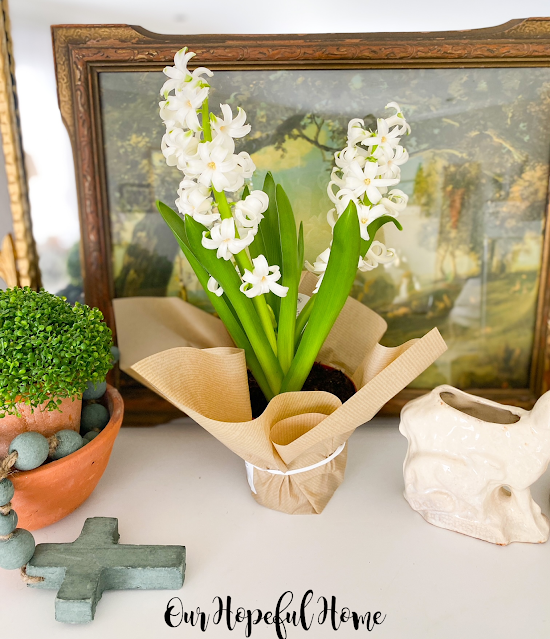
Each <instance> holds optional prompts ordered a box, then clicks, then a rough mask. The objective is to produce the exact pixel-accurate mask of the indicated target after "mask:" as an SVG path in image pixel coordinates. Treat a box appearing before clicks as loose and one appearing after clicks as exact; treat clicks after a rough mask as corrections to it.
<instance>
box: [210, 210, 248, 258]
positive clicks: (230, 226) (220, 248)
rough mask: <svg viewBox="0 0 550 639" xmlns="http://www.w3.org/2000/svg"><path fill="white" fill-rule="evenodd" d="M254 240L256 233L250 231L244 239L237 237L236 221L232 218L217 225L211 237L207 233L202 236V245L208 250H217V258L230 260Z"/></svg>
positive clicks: (213, 228)
mask: <svg viewBox="0 0 550 639" xmlns="http://www.w3.org/2000/svg"><path fill="white" fill-rule="evenodd" d="M253 240H254V233H252V231H249V232H248V234H247V236H246V237H244V238H237V237H235V220H234V219H233V218H232V217H230V218H226V219H224V220H222V221H221V222H220V223H219V224H215V225H214V226H213V227H212V229H211V230H210V237H206V231H205V232H204V233H203V235H202V245H203V246H204V248H207V249H217V253H216V256H217V257H218V258H222V259H224V260H230V259H231V256H232V255H235V254H236V253H240V252H241V251H242V250H244V249H245V248H246V247H247V246H248V245H249V244H251V243H252V241H253Z"/></svg>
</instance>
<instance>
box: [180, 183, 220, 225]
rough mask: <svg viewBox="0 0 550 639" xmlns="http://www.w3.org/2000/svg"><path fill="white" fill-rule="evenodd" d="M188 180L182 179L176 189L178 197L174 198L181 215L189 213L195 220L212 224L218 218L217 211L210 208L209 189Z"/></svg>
mask: <svg viewBox="0 0 550 639" xmlns="http://www.w3.org/2000/svg"><path fill="white" fill-rule="evenodd" d="M189 182H190V180H183V182H182V185H180V188H179V189H178V195H179V198H178V199H177V200H176V206H177V208H178V211H179V212H180V213H181V214H182V215H190V216H191V217H192V218H193V219H194V220H195V221H197V222H199V223H200V224H203V225H204V226H208V227H210V226H212V224H214V223H215V222H217V221H218V220H219V219H220V214H219V213H218V211H214V210H213V209H212V198H211V197H210V189H208V188H206V187H205V186H202V185H197V184H196V183H195V182H192V181H191V184H192V186H191V187H190V186H189Z"/></svg>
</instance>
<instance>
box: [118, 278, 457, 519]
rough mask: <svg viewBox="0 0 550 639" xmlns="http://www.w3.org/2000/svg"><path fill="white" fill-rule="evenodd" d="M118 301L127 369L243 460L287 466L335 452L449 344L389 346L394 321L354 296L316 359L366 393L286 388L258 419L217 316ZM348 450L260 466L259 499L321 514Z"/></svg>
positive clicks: (239, 356) (237, 354)
mask: <svg viewBox="0 0 550 639" xmlns="http://www.w3.org/2000/svg"><path fill="white" fill-rule="evenodd" d="M314 284H315V279H314V277H310V276H306V277H304V279H303V280H302V284H301V286H300V291H301V292H302V293H305V294H311V291H312V289H313V286H314ZM114 307H115V316H116V323H117V334H118V343H119V347H120V352H121V360H120V366H121V368H122V370H124V371H126V372H127V373H128V374H130V375H132V376H133V377H134V378H136V379H137V380H139V381H141V382H142V383H143V384H145V385H146V386H148V387H149V388H151V389H152V390H154V391H155V392H157V393H158V394H159V395H161V396H162V397H164V398H165V399H167V400H168V401H169V402H171V403H172V404H174V406H177V407H178V408H179V409H180V410H182V411H184V412H185V413H187V414H188V415H189V416H190V417H192V418H193V419H194V420H195V421H196V422H198V423H199V424H200V425H201V426H202V427H203V428H205V429H206V430H207V431H208V432H210V433H211V434H212V435H214V437H216V438H217V439H218V440H219V441H221V442H222V443H223V444H225V446H227V447H228V448H230V449H231V450H232V451H233V452H234V453H236V454H237V455H239V457H241V458H242V459H243V460H245V461H247V462H250V463H251V464H253V465H254V466H256V467H258V468H260V469H273V470H279V471H282V472H287V471H288V470H295V469H300V468H305V467H308V466H311V465H313V464H316V463H317V462H320V461H321V460H324V459H326V458H327V457H329V456H330V455H331V454H332V453H334V451H335V450H336V449H337V448H338V447H339V446H340V445H341V444H343V443H344V442H347V440H348V438H349V437H350V435H351V434H352V433H353V431H354V430H355V429H356V428H357V427H358V426H360V425H361V424H364V423H365V422H368V421H369V420H370V419H372V417H373V416H374V415H375V414H376V413H377V412H378V410H379V409H380V408H381V407H382V406H383V405H384V404H385V403H386V402H387V401H388V400H390V399H391V398H392V397H393V396H394V395H396V394H397V393H398V392H399V391H400V390H402V389H403V388H405V386H407V385H408V384H409V383H410V382H411V381H412V380H413V379H415V377H417V376H418V375H419V374H420V373H422V372H423V371H424V370H425V369H426V368H427V367H428V366H430V364H432V363H433V362H434V361H435V360H436V359H437V358H438V357H439V356H440V355H441V354H442V353H443V352H444V351H445V350H446V348H447V347H446V345H445V342H444V341H443V338H442V337H441V335H440V334H439V332H438V330H437V329H433V330H432V331H430V332H429V333H428V334H427V335H425V336H424V337H423V338H422V339H417V340H411V341H409V342H407V343H406V344H403V345H402V346H399V347H396V348H386V347H384V346H381V345H380V344H379V343H378V342H379V340H380V338H381V337H382V335H383V334H384V332H385V331H386V328H387V325H386V322H385V321H384V320H383V319H382V318H381V317H380V316H379V315H377V314H376V313H374V312H373V311H371V310H370V309H368V308H367V307H366V306H364V305H363V304H361V303H360V302H358V301H356V300H354V299H352V298H348V300H347V302H346V304H345V306H344V308H343V310H342V312H341V314H340V316H339V317H338V320H337V321H336V323H335V324H334V327H333V329H332V331H331V333H330V335H329V336H328V338H327V340H326V341H325V344H324V345H323V348H322V349H321V352H320V353H319V357H318V361H320V362H321V363H323V364H327V365H330V366H333V367H335V368H338V369H340V370H342V371H343V372H344V373H346V374H347V375H348V376H349V377H351V379H352V380H353V381H354V383H355V385H356V387H357V389H358V392H357V393H356V394H355V395H354V396H353V397H351V398H350V399H349V400H348V401H347V402H345V404H342V402H341V401H340V400H339V399H338V398H337V397H335V396H334V395H332V394H330V393H325V392H320V391H308V392H298V393H283V394H282V395H278V396H276V397H275V398H274V399H273V400H271V402H270V403H269V405H268V407H267V409H266V410H265V411H264V413H263V414H262V415H261V416H260V417H259V418H258V419H252V413H251V408H250V398H249V394H248V382H247V370H246V361H245V356H244V352H243V351H242V350H240V349H238V348H235V347H234V346H233V344H232V341H231V338H230V337H229V335H228V333H227V331H226V329H225V327H224V325H223V324H222V322H221V321H220V320H219V319H217V318H215V317H213V316H211V315H209V314H207V313H205V312H203V311H201V310H199V309H197V308H196V307H194V306H192V305H190V304H187V303H186V302H184V301H182V300H180V299H177V298H126V299H117V300H114ZM347 450H348V447H347V446H345V447H344V449H343V451H342V452H341V453H340V454H339V455H338V456H336V457H335V458H334V459H333V460H332V461H330V462H329V463H327V464H324V465H322V466H319V467H317V468H315V469H313V470H309V471H307V472H303V473H297V474H293V475H286V476H282V475H275V474H271V473H268V472H263V471H262V470H258V469H257V468H254V470H253V484H254V487H255V490H256V491H257V493H256V494H254V498H255V499H256V501H257V502H258V503H260V504H262V505H263V506H266V507H267V508H272V509H274V510H280V511H282V512H285V513H290V514H314V513H321V512H322V511H323V509H324V508H325V506H326V505H327V503H328V502H329V500H330V498H331V497H332V495H333V494H334V491H335V490H336V489H337V488H338V486H339V485H340V484H341V483H342V481H343V479H344V471H345V467H346V460H347Z"/></svg>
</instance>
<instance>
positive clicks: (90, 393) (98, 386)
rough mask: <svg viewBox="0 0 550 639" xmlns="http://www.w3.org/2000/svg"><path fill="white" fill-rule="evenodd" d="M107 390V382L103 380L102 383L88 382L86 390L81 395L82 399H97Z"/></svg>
mask: <svg viewBox="0 0 550 639" xmlns="http://www.w3.org/2000/svg"><path fill="white" fill-rule="evenodd" d="M106 390H107V382H106V381H105V380H103V381H102V382H95V383H94V382H88V385H87V386H86V390H85V391H84V393H83V394H82V399H99V398H100V397H103V395H105V391H106Z"/></svg>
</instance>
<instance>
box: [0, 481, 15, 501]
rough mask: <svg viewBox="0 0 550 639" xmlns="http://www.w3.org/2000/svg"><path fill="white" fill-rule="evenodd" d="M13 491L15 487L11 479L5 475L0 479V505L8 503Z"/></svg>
mask: <svg viewBox="0 0 550 639" xmlns="http://www.w3.org/2000/svg"><path fill="white" fill-rule="evenodd" d="M14 493H15V488H14V487H13V484H12V483H11V481H10V480H9V479H8V478H7V477H6V478H5V479H2V481H0V506H5V505H6V504H9V502H10V501H11V498H12V497H13V495H14Z"/></svg>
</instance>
